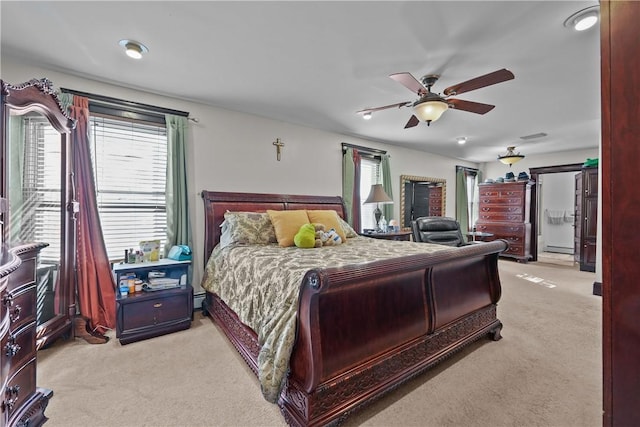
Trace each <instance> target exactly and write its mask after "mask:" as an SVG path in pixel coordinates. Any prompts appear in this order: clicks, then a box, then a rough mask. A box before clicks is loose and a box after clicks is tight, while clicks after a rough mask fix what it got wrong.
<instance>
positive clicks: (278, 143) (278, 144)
mask: <svg viewBox="0 0 640 427" xmlns="http://www.w3.org/2000/svg"><path fill="white" fill-rule="evenodd" d="M273 145H275V146H276V158H277V159H278V161H280V155H281V151H282V147H284V142H282V141H280V138H276V140H275V141H273Z"/></svg>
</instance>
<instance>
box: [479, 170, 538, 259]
mask: <svg viewBox="0 0 640 427" xmlns="http://www.w3.org/2000/svg"><path fill="white" fill-rule="evenodd" d="M532 185H533V183H532V181H519V182H498V183H483V184H479V187H480V201H479V204H478V221H477V222H476V230H477V231H479V232H484V233H492V234H493V237H489V238H485V240H496V239H503V240H506V241H507V242H508V243H509V247H508V248H507V250H506V251H504V252H502V253H501V254H500V256H505V257H511V258H515V259H516V260H518V261H520V262H527V261H529V260H530V259H531V224H530V222H529V214H530V212H529V205H530V203H531V186H532Z"/></svg>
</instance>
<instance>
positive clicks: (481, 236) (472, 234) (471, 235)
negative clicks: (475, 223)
mask: <svg viewBox="0 0 640 427" xmlns="http://www.w3.org/2000/svg"><path fill="white" fill-rule="evenodd" d="M488 237H493V233H485V232H483V231H470V232H468V233H467V238H471V240H469V241H471V242H475V241H477V240H478V239H477V238H479V240H480V241H482V240H484V239H486V238H488Z"/></svg>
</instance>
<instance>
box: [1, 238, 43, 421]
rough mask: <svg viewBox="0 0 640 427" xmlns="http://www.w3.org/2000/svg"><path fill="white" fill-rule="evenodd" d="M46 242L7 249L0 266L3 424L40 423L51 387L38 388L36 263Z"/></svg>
mask: <svg viewBox="0 0 640 427" xmlns="http://www.w3.org/2000/svg"><path fill="white" fill-rule="evenodd" d="M46 246H47V245H46V244H24V245H15V246H13V247H11V248H3V249H2V254H1V263H2V265H0V291H1V294H0V306H1V310H2V312H1V314H0V325H1V326H0V333H1V335H0V337H1V343H0V345H1V348H0V353H1V357H2V366H1V368H0V369H1V370H2V389H1V390H0V397H1V399H2V402H1V404H0V411H2V412H1V414H0V426H2V427H4V426H39V425H41V424H43V423H44V422H45V421H46V420H47V418H46V417H45V415H44V410H45V408H46V407H47V404H48V402H49V398H50V397H51V396H52V394H53V393H52V392H51V391H50V390H45V389H41V388H38V387H36V283H35V274H36V263H37V256H38V253H39V252H40V250H41V249H42V248H44V247H46Z"/></svg>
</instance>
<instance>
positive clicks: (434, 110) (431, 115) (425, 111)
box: [413, 100, 449, 123]
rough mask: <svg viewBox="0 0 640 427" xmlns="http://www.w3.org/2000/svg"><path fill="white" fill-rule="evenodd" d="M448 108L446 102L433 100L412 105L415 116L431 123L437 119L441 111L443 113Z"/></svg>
mask: <svg viewBox="0 0 640 427" xmlns="http://www.w3.org/2000/svg"><path fill="white" fill-rule="evenodd" d="M448 108H449V104H447V103H446V102H444V101H440V100H434V101H425V102H421V103H419V104H416V105H415V106H414V107H413V111H414V112H415V115H416V117H418V118H419V119H420V120H422V121H423V122H427V123H431V122H435V121H436V120H438V119H439V118H440V116H442V113H444V112H445V111H446V110H447V109H448Z"/></svg>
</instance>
